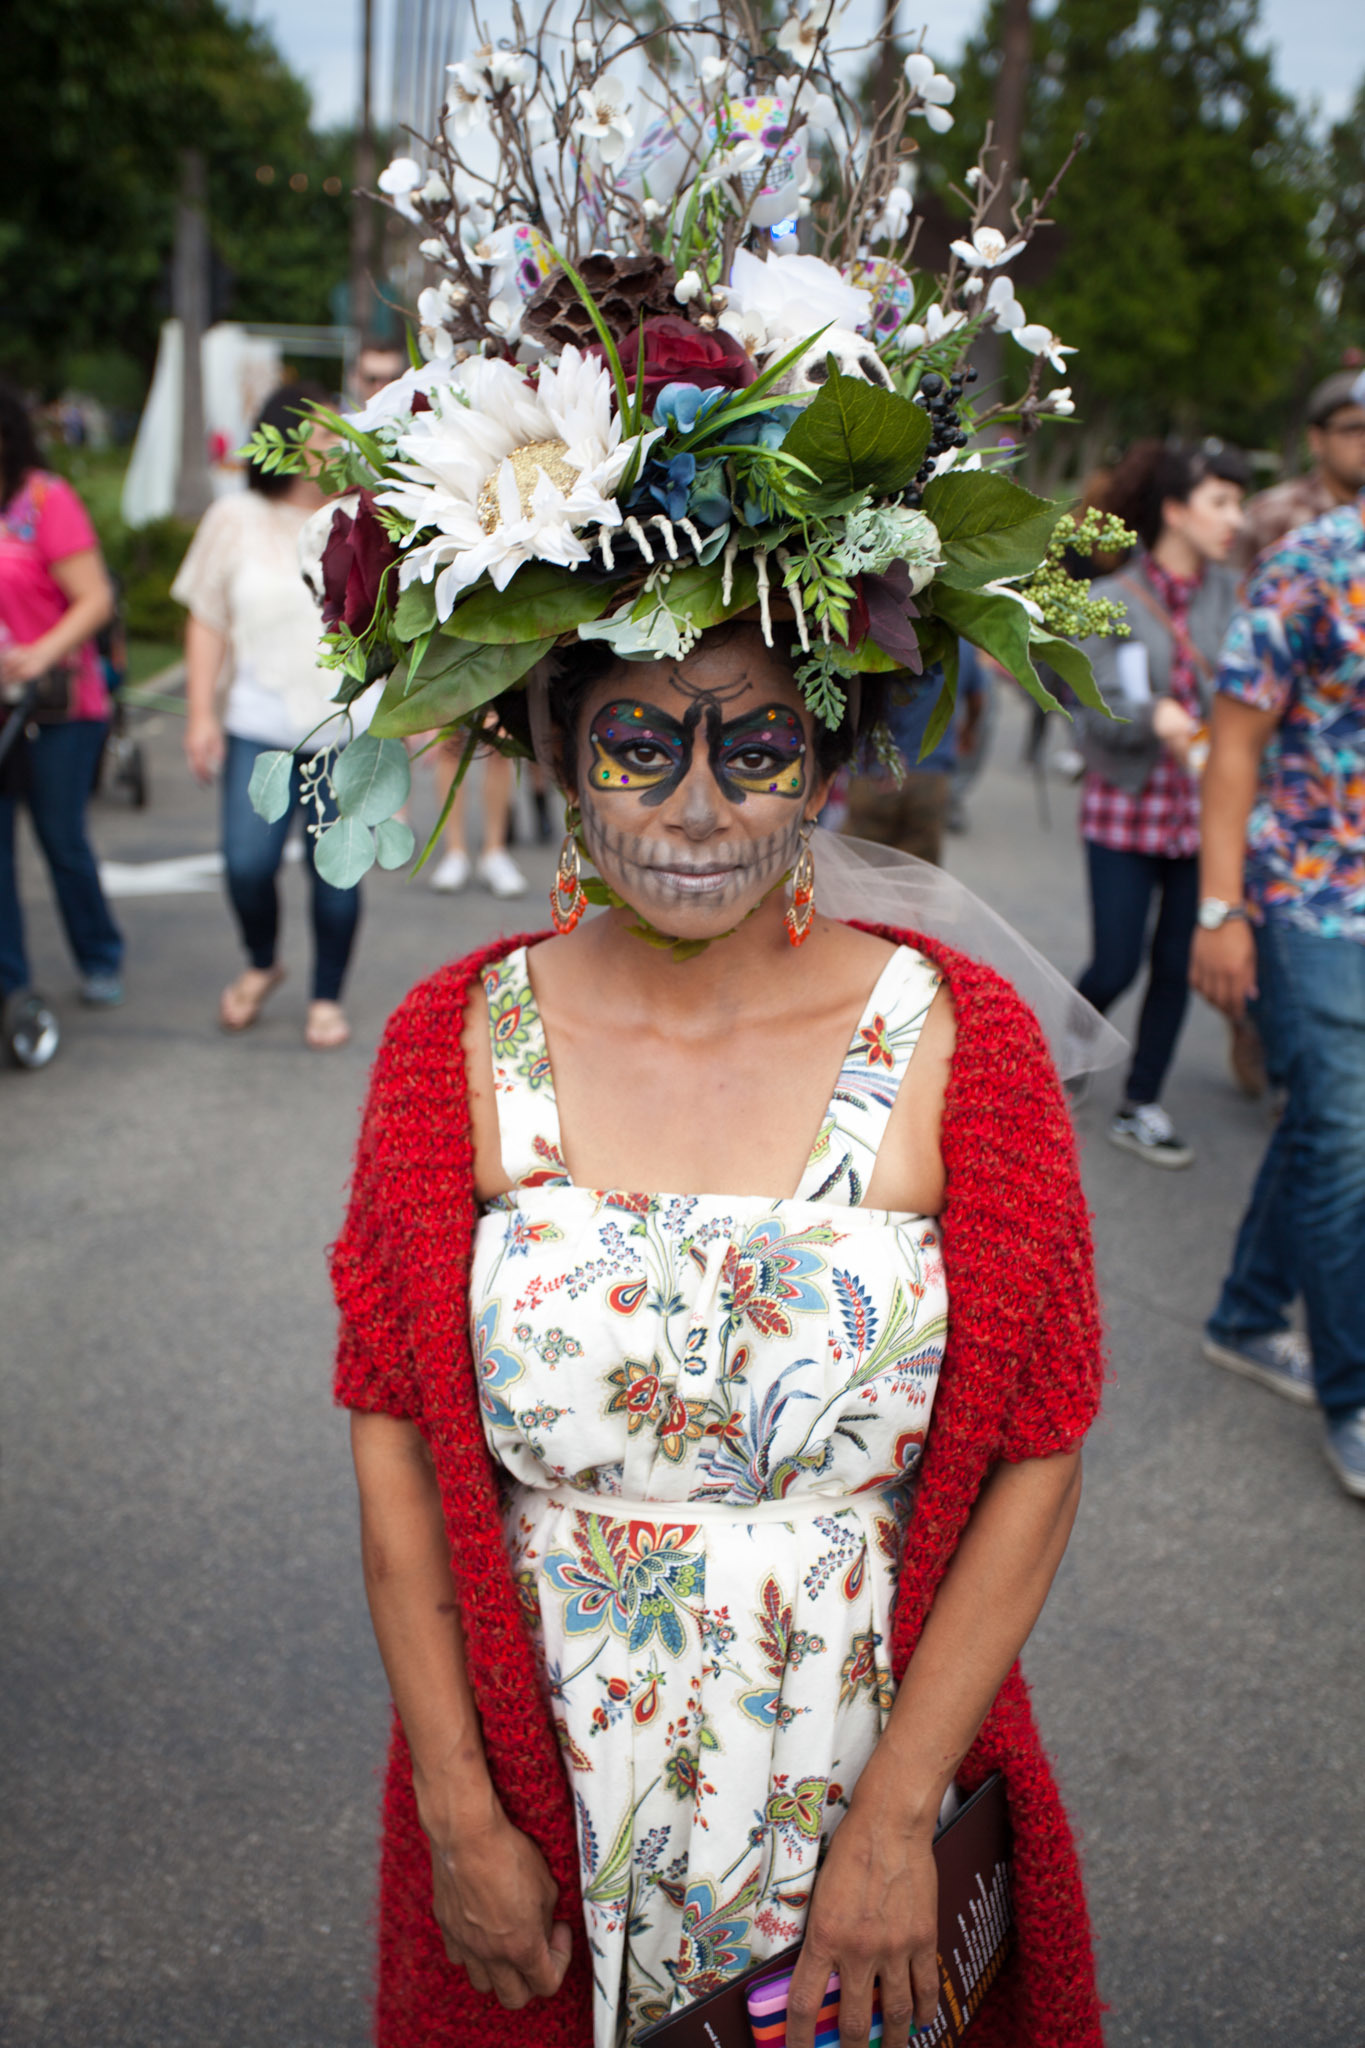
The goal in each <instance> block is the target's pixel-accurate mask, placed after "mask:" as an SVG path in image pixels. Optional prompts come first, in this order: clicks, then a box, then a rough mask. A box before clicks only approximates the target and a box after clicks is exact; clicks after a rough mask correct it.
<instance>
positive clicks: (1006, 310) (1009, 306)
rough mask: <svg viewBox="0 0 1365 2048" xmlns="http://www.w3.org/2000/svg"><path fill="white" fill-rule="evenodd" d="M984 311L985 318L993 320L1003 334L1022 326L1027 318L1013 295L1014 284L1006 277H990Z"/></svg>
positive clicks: (1010, 332)
mask: <svg viewBox="0 0 1365 2048" xmlns="http://www.w3.org/2000/svg"><path fill="white" fill-rule="evenodd" d="M973 281H974V282H975V280H973ZM985 312H986V317H987V319H989V320H993V321H994V322H995V325H996V326H997V327H998V328H999V329H1000V330H1001V332H1002V333H1005V334H1012V333H1013V332H1014V330H1015V328H1016V327H1022V326H1023V324H1024V321H1025V319H1026V318H1027V315H1026V314H1025V312H1024V309H1023V307H1022V306H1021V305H1020V303H1019V301H1018V299H1016V298H1015V296H1014V286H1013V284H1012V283H1011V282H1010V280H1009V278H1007V277H994V278H992V279H991V287H990V290H989V291H988V292H987V293H986V306H985Z"/></svg>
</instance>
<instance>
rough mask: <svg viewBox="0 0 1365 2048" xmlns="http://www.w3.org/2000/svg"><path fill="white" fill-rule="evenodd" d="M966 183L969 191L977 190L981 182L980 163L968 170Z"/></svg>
mask: <svg viewBox="0 0 1365 2048" xmlns="http://www.w3.org/2000/svg"><path fill="white" fill-rule="evenodd" d="M966 183H967V189H968V191H970V192H975V190H976V188H977V186H978V185H979V184H980V183H981V166H980V164H973V165H972V167H971V169H970V170H969V171H968V172H967V177H966Z"/></svg>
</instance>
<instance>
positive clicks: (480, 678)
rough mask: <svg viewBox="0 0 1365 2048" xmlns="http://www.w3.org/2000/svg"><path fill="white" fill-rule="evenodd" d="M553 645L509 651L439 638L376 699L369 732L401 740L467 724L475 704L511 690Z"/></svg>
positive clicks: (525, 644) (526, 643) (530, 643)
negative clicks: (414, 666) (409, 670)
mask: <svg viewBox="0 0 1365 2048" xmlns="http://www.w3.org/2000/svg"><path fill="white" fill-rule="evenodd" d="M554 644H555V643H554V640H553V638H551V639H545V640H523V641H521V642H520V643H519V644H518V645H516V646H512V647H498V646H489V645H485V644H484V643H483V642H482V641H478V640H447V639H445V638H444V637H443V636H442V635H440V634H438V635H437V637H436V638H435V639H434V640H433V641H432V643H431V645H430V647H429V648H428V649H427V652H426V655H425V656H424V658H423V660H422V663H421V665H420V667H419V668H418V669H417V672H416V674H415V675H413V676H411V677H409V676H408V675H407V674H406V673H404V674H396V675H394V676H393V677H392V678H391V680H390V682H389V685H388V687H387V689H386V690H385V692H384V694H383V696H382V697H381V698H380V700H379V709H378V710H377V711H376V712H375V715H374V717H373V719H372V720H371V722H370V731H371V732H372V733H374V734H375V735H376V737H377V738H379V739H386V740H387V739H399V740H401V739H406V738H407V737H408V736H409V735H411V734H412V733H417V732H436V731H439V730H440V728H441V727H443V726H447V725H455V724H458V723H459V722H460V721H461V720H462V719H467V718H468V717H469V716H470V714H471V713H472V712H475V711H477V710H478V709H479V707H480V705H483V704H487V703H488V702H489V700H490V699H491V698H493V697H496V696H498V695H499V694H500V692H501V691H503V690H510V689H511V688H512V686H513V684H514V683H517V682H519V681H520V680H521V678H522V676H524V675H525V674H526V671H527V670H528V669H530V668H534V667H535V665H536V663H537V662H538V661H539V660H540V658H541V656H542V655H545V654H548V653H549V651H550V649H551V648H552V647H553V646H554Z"/></svg>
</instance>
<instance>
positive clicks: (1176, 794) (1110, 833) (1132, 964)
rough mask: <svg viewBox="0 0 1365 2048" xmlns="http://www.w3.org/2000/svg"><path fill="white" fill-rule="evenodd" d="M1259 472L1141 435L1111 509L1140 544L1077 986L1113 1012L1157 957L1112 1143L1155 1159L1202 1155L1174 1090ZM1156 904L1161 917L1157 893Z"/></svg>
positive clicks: (1115, 589) (1106, 685)
mask: <svg viewBox="0 0 1365 2048" xmlns="http://www.w3.org/2000/svg"><path fill="white" fill-rule="evenodd" d="M1247 476H1248V471H1247V467H1246V464H1245V462H1244V461H1243V459H1242V457H1241V456H1240V455H1238V454H1237V453H1236V451H1235V450H1233V449H1230V448H1224V447H1221V446H1212V447H1203V448H1184V447H1180V446H1173V445H1172V444H1170V443H1168V442H1161V441H1145V442H1139V443H1138V445H1137V446H1136V447H1134V448H1132V449H1131V450H1130V451H1129V453H1128V454H1127V455H1126V456H1125V457H1124V459H1123V461H1122V462H1121V463H1120V464H1119V465H1118V467H1117V469H1116V470H1115V471H1114V474H1113V476H1112V477H1111V478H1110V481H1109V485H1108V488H1107V489H1106V491H1105V494H1104V501H1103V503H1104V509H1105V510H1106V511H1110V512H1114V513H1117V514H1118V516H1119V517H1120V518H1121V519H1123V520H1124V521H1125V522H1126V523H1127V524H1128V525H1129V526H1131V527H1132V528H1133V529H1134V530H1135V531H1136V533H1137V535H1138V538H1139V541H1140V542H1141V546H1140V547H1139V549H1138V551H1137V553H1136V554H1135V555H1134V556H1133V558H1132V559H1131V561H1129V562H1128V563H1127V564H1126V565H1125V566H1124V568H1123V569H1121V570H1120V571H1119V572H1118V574H1117V575H1113V576H1106V577H1102V578H1101V579H1100V580H1099V582H1097V583H1096V585H1095V587H1094V595H1095V596H1096V597H1106V598H1110V599H1112V600H1115V601H1117V602H1119V603H1121V604H1123V605H1124V606H1125V607H1126V610H1127V614H1128V626H1129V636H1128V637H1127V638H1126V639H1122V640H1119V639H1094V640H1088V641H1087V642H1086V643H1085V644H1086V651H1087V652H1088V653H1089V655H1090V657H1091V660H1092V662H1093V663H1094V668H1095V680H1096V682H1097V683H1098V684H1099V687H1100V689H1101V691H1102V692H1103V694H1104V698H1105V701H1106V703H1107V704H1108V706H1109V709H1110V710H1111V711H1112V712H1113V713H1114V714H1115V716H1114V717H1113V718H1112V719H1109V718H1102V717H1100V716H1099V715H1098V714H1095V713H1086V714H1083V716H1082V721H1081V743H1082V748H1083V751H1084V755H1085V762H1086V777H1085V787H1084V791H1083V794H1082V800H1081V836H1082V838H1083V839H1084V840H1085V851H1086V862H1087V869H1088V877H1089V882H1090V909H1091V921H1092V927H1093V931H1094V951H1093V954H1092V957H1091V961H1090V965H1089V966H1088V967H1087V968H1086V970H1085V973H1084V974H1083V975H1082V976H1081V978H1080V982H1079V983H1078V987H1079V989H1080V992H1081V994H1082V995H1083V996H1084V997H1085V998H1086V1000H1087V1002H1091V1003H1093V1004H1094V1005H1095V1008H1096V1009H1097V1010H1108V1009H1109V1007H1110V1006H1111V1004H1113V1003H1115V1002H1117V1001H1118V999H1119V997H1120V996H1121V995H1122V994H1123V993H1124V991H1125V990H1126V989H1128V988H1130V987H1131V986H1132V984H1133V983H1134V981H1136V979H1137V977H1138V975H1139V974H1140V973H1141V971H1142V963H1143V957H1144V955H1146V956H1147V959H1148V963H1149V966H1148V977H1147V991H1146V994H1145V996H1144V997H1143V1002H1142V1011H1141V1015H1140V1017H1139V1020H1138V1029H1137V1044H1136V1046H1135V1048H1134V1052H1133V1063H1132V1066H1131V1068H1130V1069H1129V1073H1128V1079H1127V1083H1126V1086H1125V1088H1124V1094H1123V1101H1122V1102H1121V1103H1120V1105H1119V1108H1118V1111H1117V1112H1116V1114H1115V1116H1114V1117H1113V1119H1112V1121H1111V1122H1110V1125H1109V1138H1110V1141H1111V1142H1112V1143H1113V1144H1115V1145H1117V1146H1119V1147H1120V1148H1121V1149H1122V1150H1123V1151H1126V1152H1131V1153H1133V1154H1134V1155H1135V1156H1136V1157H1137V1158H1139V1159H1144V1160H1146V1161H1147V1162H1148V1164H1149V1165H1152V1166H1165V1167H1178V1166H1188V1165H1189V1164H1190V1162H1191V1160H1192V1159H1193V1158H1194V1151H1193V1149H1192V1147H1191V1146H1189V1145H1187V1144H1186V1143H1185V1142H1184V1140H1183V1139H1182V1138H1180V1137H1179V1136H1178V1135H1177V1134H1176V1132H1175V1130H1174V1128H1173V1127H1172V1124H1171V1120H1170V1118H1169V1117H1168V1116H1167V1114H1166V1111H1165V1110H1164V1109H1163V1108H1162V1106H1161V1102H1160V1100H1159V1097H1160V1094H1161V1088H1162V1083H1163V1082H1164V1081H1165V1078H1166V1073H1167V1070H1168V1069H1169V1067H1170V1064H1171V1061H1172V1059H1173V1058H1174V1056H1175V1048H1176V1041H1177V1039H1178V1038H1179V1036H1180V1027H1181V1025H1182V1023H1183V1022H1184V1018H1185V1010H1186V1007H1187V1004H1188V1001H1189V981H1188V973H1189V957H1190V941H1191V939H1192V938H1193V936H1194V929H1195V913H1196V911H1197V909H1198V904H1199V873H1198V869H1199V782H1198V775H1197V768H1196V766H1195V762H1194V758H1193V749H1194V747H1195V744H1196V742H1197V741H1198V739H1199V737H1200V734H1201V730H1202V728H1203V726H1204V721H1205V719H1206V718H1207V715H1208V708H1209V700H1210V697H1211V693H1212V684H1213V673H1214V664H1215V662H1216V660H1217V658H1218V649H1219V647H1220V645H1221V644H1222V639H1223V634H1224V632H1225V631H1226V629H1227V625H1228V621H1229V619H1230V618H1231V616H1232V610H1233V604H1234V601H1235V596H1236V581H1235V578H1234V577H1233V575H1232V573H1231V571H1230V570H1228V569H1225V568H1223V567H1222V566H1221V564H1223V563H1224V562H1225V561H1226V560H1227V557H1228V555H1229V553H1230V552H1231V549H1232V545H1233V542H1234V541H1235V540H1236V538H1237V534H1238V532H1239V530H1240V526H1241V507H1242V493H1243V489H1244V487H1245V485H1246V482H1247ZM1154 899H1155V902H1156V905H1157V911H1156V919H1155V923H1154V924H1152V925H1151V937H1150V940H1149V938H1148V927H1149V924H1151V918H1152V903H1153V900H1154Z"/></svg>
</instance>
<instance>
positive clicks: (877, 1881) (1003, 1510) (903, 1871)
mask: <svg viewBox="0 0 1365 2048" xmlns="http://www.w3.org/2000/svg"><path fill="white" fill-rule="evenodd" d="M1080 1495H1081V1460H1080V1453H1079V1452H1078V1451H1077V1452H1073V1453H1072V1454H1071V1455H1069V1456H1065V1457H1056V1458H1037V1459H1030V1460H1026V1461H1024V1462H1022V1463H1020V1464H1017V1465H1005V1464H1002V1465H997V1466H996V1468H995V1470H994V1471H993V1472H992V1474H991V1476H990V1478H989V1479H988V1480H987V1481H986V1484H985V1485H984V1487H983V1488H982V1490H981V1493H980V1495H979V1497H978V1499H977V1503H976V1506H975V1507H974V1508H973V1510H972V1514H971V1518H970V1520H969V1521H968V1524H967V1527H966V1530H965V1531H964V1533H963V1536H962V1540H961V1542H960V1543H959V1544H958V1547H957V1550H956V1553H955V1554H954V1557H953V1560H952V1563H951V1564H950V1565H949V1566H948V1569H947V1571H946V1572H945V1574H944V1576H943V1581H942V1584H941V1585H940V1586H939V1589H938V1593H937V1595H936V1597H935V1600H934V1604H933V1608H932V1610H931V1611H930V1614H929V1618H928V1620H927V1622H926V1623H925V1626H924V1633H923V1635H922V1636H921V1637H920V1641H919V1645H918V1647H917V1648H916V1651H915V1654H914V1657H913V1658H912V1660H911V1663H910V1667H909V1669H908V1670H907V1672H906V1674H905V1678H904V1681H903V1683H902V1685H901V1687H900V1690H899V1692H898V1694H897V1697H896V1703H895V1706H894V1707H893V1709H892V1712H891V1717H890V1719H889V1721H888V1722H887V1725H886V1728H885V1730H884V1732H883V1734H882V1738H881V1741H880V1742H879V1743H878V1745H877V1747H876V1750H875V1751H874V1752H873V1755H872V1757H871V1759H870V1760H869V1762H868V1764H867V1766H866V1768H865V1770H864V1771H863V1774H862V1776H861V1777H860V1778H859V1780H858V1784H857V1788H856V1790H855V1792H854V1794H853V1797H852V1799H851V1801H850V1803H849V1810H848V1813H847V1815H846V1816H845V1818H844V1820H843V1821H842V1823H841V1824H840V1826H839V1829H838V1831H837V1832H836V1834H835V1836H834V1839H833V1841H832V1842H831V1844H830V1848H829V1854H828V1856H827V1857H826V1859H825V1863H824V1866H823V1868H822V1870H821V1872H820V1876H819V1879H818V1881H817V1883H816V1887H815V1895H814V1898H813V1900H812V1902H811V1910H810V1916H809V1919H808V1921H807V1924H806V1939H805V1946H804V1947H803V1949H802V1951H801V1959H800V1962H799V1964H798V1966H797V1970H796V1974H795V1976H794V1977H793V1979H792V1989H791V2005H790V2020H789V2025H788V2033H787V2039H788V2042H789V2044H790V2048H813V2042H814V2038H815V2031H814V2029H815V2016H816V2014H817V2013H818V2011H819V2008H820V2001H821V1998H822V1997H823V1994H824V1989H825V1985H826V1984H827V1982H828V1980H829V1976H830V1972H831V1971H832V1970H835V1969H837V1970H838V1971H839V1975H840V1981H841V1986H842V1990H841V1997H840V2040H841V2043H842V2048H862V2044H863V2043H865V2042H866V2040H867V2038H868V2031H869V2028H870V2026H871V2020H872V1999H873V1990H874V1986H875V1985H876V1984H877V1983H878V1982H879V1983H880V1985H881V1995H882V2011H883V2017H884V2022H885V2048H906V2042H907V2039H908V2036H909V2027H910V2022H911V2020H912V2019H913V2020H915V2021H917V2022H918V2023H919V2024H920V2025H921V2026H923V2025H926V2024H927V2023H928V2022H929V2021H930V2020H931V2019H932V2018H933V2015H934V2012H935V2010H936V2009H937V2005H938V1968H937V1960H936V1957H937V1947H938V1942H937V1933H938V1927H937V1922H938V1886H937V1879H936V1872H935V1868H934V1856H933V1837H934V1825H935V1822H936V1820H937V1817H938V1811H939V1807H940V1805H941V1804H942V1801H943V1795H944V1793H945V1792H946V1791H947V1789H948V1786H949V1785H950V1784H951V1782H952V1778H953V1774H954V1772H955V1771H956V1770H957V1767H958V1765H959V1764H960V1763H961V1761H962V1759H963V1757H964V1756H965V1755H966V1753H967V1751H968V1750H969V1749H970V1748H971V1746H972V1743H973V1741H974V1740H975V1738H976V1735H977V1731H978V1730H979V1728H980V1726H981V1723H982V1722H983V1721H984V1720H985V1718H986V1715H987V1713H988V1712H989V1711H990V1706H991V1702H992V1701H993V1700H994V1698H995V1696H996V1694H997V1692H998V1691H999V1690H1000V1687H1001V1685H1002V1683H1003V1682H1004V1679H1005V1676H1006V1674H1007V1673H1008V1671H1009V1669H1010V1666H1011V1665H1012V1664H1013V1663H1014V1660H1015V1658H1016V1657H1017V1656H1018V1655H1019V1652H1020V1651H1021V1650H1022V1648H1023V1646H1024V1644H1025V1643H1026V1642H1027V1640H1028V1637H1029V1633H1030V1631H1031V1630H1032V1628H1033V1625H1034V1623H1035V1622H1036V1621H1037V1619H1038V1616H1039V1614H1040V1613H1041V1612H1042V1608H1043V1602H1044V1601H1045V1600H1046V1598H1047V1594H1048V1589H1049V1587H1050V1586H1051V1584H1052V1580H1053V1577H1054V1575H1055V1573H1056V1570H1057V1567H1058V1565H1059V1564H1060V1563H1061V1560H1062V1554H1063V1552H1064V1551H1065V1549H1066V1545H1067V1539H1068V1537H1069V1536H1070V1534H1071V1526H1072V1523H1073V1522H1074V1521H1075V1518H1076V1510H1077V1507H1078V1506H1079V1504H1080Z"/></svg>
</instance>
